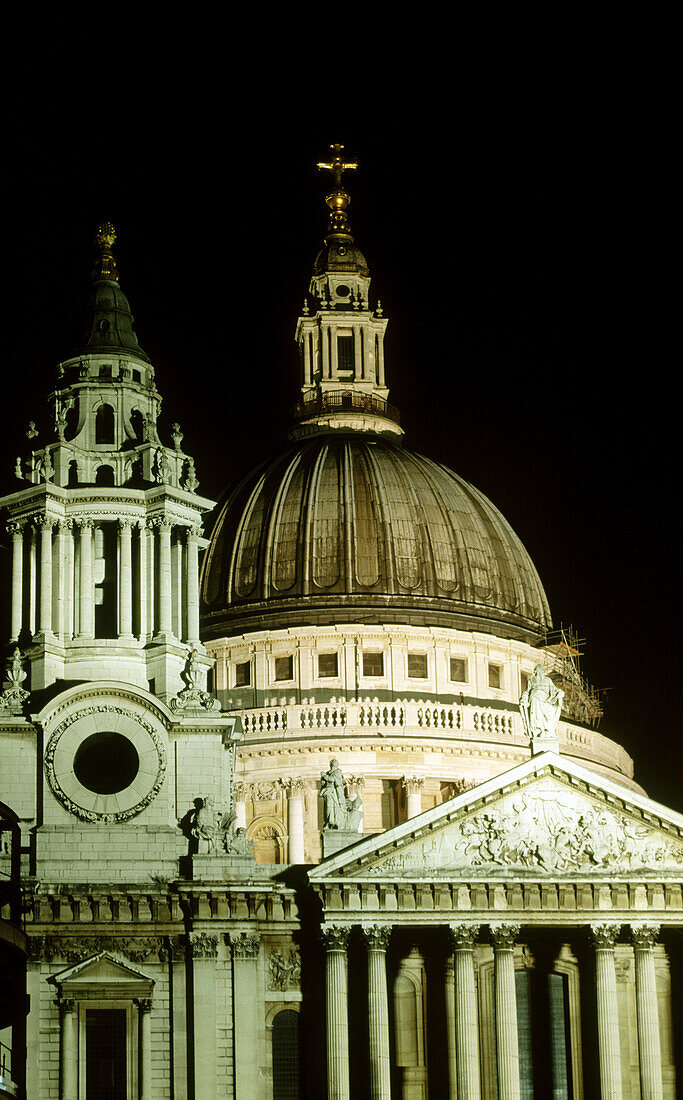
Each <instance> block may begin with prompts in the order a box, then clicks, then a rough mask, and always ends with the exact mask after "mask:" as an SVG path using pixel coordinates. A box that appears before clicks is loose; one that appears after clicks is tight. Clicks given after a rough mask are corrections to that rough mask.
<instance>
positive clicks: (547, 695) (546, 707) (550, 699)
mask: <svg viewBox="0 0 683 1100" xmlns="http://www.w3.org/2000/svg"><path fill="white" fill-rule="evenodd" d="M563 698H564V692H563V691H562V689H561V688H558V687H556V685H555V684H554V683H553V681H552V680H551V679H550V677H549V676H547V675H546V673H545V670H544V668H543V665H536V667H535V669H534V671H533V673H532V674H531V679H530V680H529V683H528V684H527V687H526V689H525V690H524V691H523V692H522V694H521V696H520V700H519V712H520V714H521V716H522V725H523V726H524V729H525V732H526V735H527V737H529V739H530V740H532V741H536V740H541V741H543V740H548V739H550V740H556V738H557V723H558V722H559V720H560V714H561V713H562V700H563Z"/></svg>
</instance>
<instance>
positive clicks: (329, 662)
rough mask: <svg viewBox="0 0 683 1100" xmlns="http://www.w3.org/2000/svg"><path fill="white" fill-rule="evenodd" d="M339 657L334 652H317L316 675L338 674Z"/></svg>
mask: <svg viewBox="0 0 683 1100" xmlns="http://www.w3.org/2000/svg"><path fill="white" fill-rule="evenodd" d="M338 675H339V657H338V654H336V653H319V654H318V676H320V677H321V678H322V677H324V676H338Z"/></svg>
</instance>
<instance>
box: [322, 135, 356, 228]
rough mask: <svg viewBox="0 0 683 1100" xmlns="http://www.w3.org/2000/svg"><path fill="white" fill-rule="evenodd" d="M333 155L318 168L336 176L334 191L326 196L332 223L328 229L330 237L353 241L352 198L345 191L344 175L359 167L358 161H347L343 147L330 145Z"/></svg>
mask: <svg viewBox="0 0 683 1100" xmlns="http://www.w3.org/2000/svg"><path fill="white" fill-rule="evenodd" d="M330 152H331V153H332V159H331V161H319V162H318V168H325V169H327V171H328V172H332V174H333V176H334V189H333V190H332V191H330V193H329V195H326V196H325V202H326V203H327V205H328V206H329V208H330V221H329V224H328V227H327V236H328V237H345V238H347V239H348V240H353V237H352V236H351V231H350V226H349V221H348V215H347V212H346V211H347V208H348V205H349V203H350V202H351V196H350V195H349V193H348V192H347V191H346V190H345V189H344V186H343V183H342V174H343V173H344V172H346V171H348V170H349V169H351V168H357V167H358V161H357V160H345V159H344V156H343V153H344V146H343V145H330Z"/></svg>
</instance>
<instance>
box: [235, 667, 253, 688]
mask: <svg viewBox="0 0 683 1100" xmlns="http://www.w3.org/2000/svg"><path fill="white" fill-rule="evenodd" d="M250 683H251V661H238V662H237V663H236V665H235V687H238V688H239V687H249V685H250Z"/></svg>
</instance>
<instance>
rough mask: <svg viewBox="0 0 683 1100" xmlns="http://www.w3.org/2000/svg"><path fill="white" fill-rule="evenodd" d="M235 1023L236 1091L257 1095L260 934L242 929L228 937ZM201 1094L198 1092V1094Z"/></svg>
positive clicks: (246, 1094)
mask: <svg viewBox="0 0 683 1100" xmlns="http://www.w3.org/2000/svg"><path fill="white" fill-rule="evenodd" d="M230 944H231V946H232V972H233V1020H234V1027H235V1095H236V1096H238V1097H241V1096H244V1097H251V1096H253V1097H257V1096H258V1095H259V1049H258V1035H259V1028H260V1013H259V1007H260V1002H259V997H258V956H259V950H260V948H261V937H260V936H252V935H247V934H245V933H242V934H240V935H235V936H231V937H230ZM200 1095H203V1094H202V1093H201V1092H199V1091H198V1092H197V1096H200Z"/></svg>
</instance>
